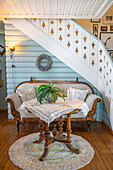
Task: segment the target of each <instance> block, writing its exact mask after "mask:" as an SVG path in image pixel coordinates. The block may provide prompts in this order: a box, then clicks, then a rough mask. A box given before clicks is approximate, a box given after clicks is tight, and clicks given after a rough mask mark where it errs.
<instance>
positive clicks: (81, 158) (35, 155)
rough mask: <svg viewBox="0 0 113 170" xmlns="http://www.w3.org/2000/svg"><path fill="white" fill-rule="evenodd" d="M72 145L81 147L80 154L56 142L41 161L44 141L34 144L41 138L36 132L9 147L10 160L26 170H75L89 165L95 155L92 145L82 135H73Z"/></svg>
mask: <svg viewBox="0 0 113 170" xmlns="http://www.w3.org/2000/svg"><path fill="white" fill-rule="evenodd" d="M71 137H72V138H71V139H72V145H73V146H74V147H75V148H79V149H80V153H79V154H75V153H72V152H71V151H69V150H68V148H67V147H66V146H65V144H63V143H60V142H55V143H53V144H52V145H51V146H50V151H49V154H48V156H47V157H46V159H45V160H44V161H43V162H42V161H39V158H40V156H41V155H42V153H43V150H44V141H43V142H42V143H40V144H33V141H35V140H37V139H39V133H34V134H31V135H28V136H25V137H22V138H21V139H19V140H17V141H16V142H15V143H14V144H13V145H12V146H11V147H10V149H9V157H10V160H11V161H12V162H13V163H14V164H15V165H16V166H18V167H19V168H22V169H26V170H53V169H54V170H69V169H70V170H73V169H74V170H75V169H79V168H81V167H84V166H85V165H87V164H88V163H89V162H90V161H91V160H92V158H93V156H94V150H93V148H92V146H91V145H90V144H89V142H87V141H86V140H85V139H83V138H82V137H81V136H77V135H71Z"/></svg>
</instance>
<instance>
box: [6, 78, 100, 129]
mask: <svg viewBox="0 0 113 170" xmlns="http://www.w3.org/2000/svg"><path fill="white" fill-rule="evenodd" d="M49 82H51V81H46V80H32V77H31V79H30V81H24V82H21V83H20V84H18V85H17V86H16V88H15V90H14V93H13V94H12V95H10V96H8V97H7V98H6V102H9V103H10V106H11V107H10V108H11V113H12V115H13V117H14V120H16V121H17V122H16V124H17V131H18V132H19V124H20V120H21V118H20V113H19V112H18V111H17V110H18V108H19V106H20V105H21V103H20V101H19V102H18V106H16V107H18V108H16V107H15V103H14V101H15V100H20V99H19V96H18V93H16V90H17V89H18V87H19V86H21V85H22V84H25V83H49ZM52 82H57V83H60V84H83V85H87V86H88V87H89V88H90V89H91V92H92V94H90V96H88V97H87V98H89V101H90V100H92V101H90V102H92V106H91V109H90V111H89V112H88V114H87V116H86V117H83V118H71V120H72V121H83V122H84V121H85V122H87V124H88V131H89V130H90V121H95V120H96V119H94V118H93V116H94V115H95V112H96V104H97V102H100V101H101V98H100V97H99V96H97V95H95V94H94V90H93V88H92V87H91V86H90V85H89V84H87V83H85V82H79V81H78V78H76V81H52ZM91 96H93V99H92V98H91ZM87 98H86V101H87V100H88V99H87ZM86 103H87V102H86ZM34 120H35V121H36V120H38V121H39V118H23V119H22V121H34ZM55 121H58V120H55ZM63 121H66V118H63Z"/></svg>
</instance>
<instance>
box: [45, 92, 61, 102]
mask: <svg viewBox="0 0 113 170" xmlns="http://www.w3.org/2000/svg"><path fill="white" fill-rule="evenodd" d="M57 99H58V95H57V96H56V100H57ZM45 100H46V101H48V102H49V103H54V101H53V97H52V95H51V94H50V95H49V98H48V100H47V95H46V96H45ZM55 102H56V101H55Z"/></svg>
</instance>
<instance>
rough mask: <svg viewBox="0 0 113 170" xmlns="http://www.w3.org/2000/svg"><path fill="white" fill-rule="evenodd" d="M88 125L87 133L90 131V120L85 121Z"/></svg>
mask: <svg viewBox="0 0 113 170" xmlns="http://www.w3.org/2000/svg"><path fill="white" fill-rule="evenodd" d="M87 124H88V132H89V131H90V120H88V121H87Z"/></svg>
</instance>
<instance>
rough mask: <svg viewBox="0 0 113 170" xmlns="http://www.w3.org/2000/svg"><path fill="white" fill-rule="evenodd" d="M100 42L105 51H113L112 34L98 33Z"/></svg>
mask: <svg viewBox="0 0 113 170" xmlns="http://www.w3.org/2000/svg"><path fill="white" fill-rule="evenodd" d="M100 40H101V41H102V42H103V44H104V45H105V47H106V49H107V50H109V51H111V50H113V32H100Z"/></svg>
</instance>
